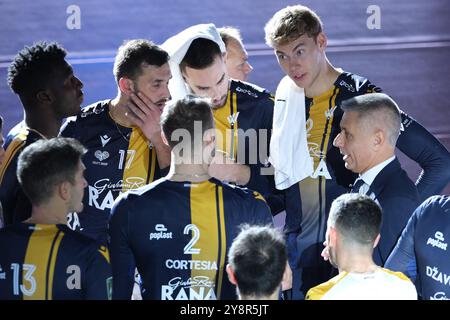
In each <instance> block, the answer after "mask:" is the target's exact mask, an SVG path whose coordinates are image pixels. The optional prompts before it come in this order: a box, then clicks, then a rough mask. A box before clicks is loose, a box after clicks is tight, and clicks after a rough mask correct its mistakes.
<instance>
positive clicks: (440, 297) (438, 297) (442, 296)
mask: <svg viewBox="0 0 450 320" xmlns="http://www.w3.org/2000/svg"><path fill="white" fill-rule="evenodd" d="M430 300H450V298H447V296H446V295H445V292H436V293H435V294H434V295H433V296H430Z"/></svg>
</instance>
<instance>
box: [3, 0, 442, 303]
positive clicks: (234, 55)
mask: <svg viewBox="0 0 450 320" xmlns="http://www.w3.org/2000/svg"><path fill="white" fill-rule="evenodd" d="M264 30H265V36H266V43H267V44H268V45H269V46H270V47H272V48H273V49H274V52H275V55H276V58H277V60H278V63H279V65H280V67H281V69H282V70H283V72H284V73H285V75H286V76H285V77H284V78H283V79H280V80H281V81H280V84H279V86H278V89H277V90H276V92H275V94H272V93H270V92H268V91H267V90H265V89H263V88H261V87H259V86H257V85H256V84H252V83H249V82H247V81H246V80H247V77H248V74H249V73H250V72H251V71H252V69H253V68H252V66H251V65H250V64H249V62H248V56H247V52H246V51H245V48H244V45H243V42H242V39H241V37H240V34H239V31H238V30H236V29H234V28H230V27H224V28H216V27H215V26H214V25H213V24H200V25H195V26H192V27H189V28H187V29H185V30H183V31H181V32H180V33H178V34H176V35H174V36H172V37H170V38H168V39H167V40H166V41H165V42H164V43H163V44H162V45H156V44H154V43H153V42H151V41H150V40H145V39H135V40H129V41H125V42H124V43H123V45H122V46H120V47H119V49H118V51H117V54H116V57H115V61H114V69H113V74H114V77H115V80H116V85H117V96H116V97H114V98H110V99H105V100H102V101H98V102H95V103H92V104H90V105H89V106H87V107H84V108H82V109H81V104H82V102H83V92H82V88H83V83H82V82H81V81H80V80H79V79H78V78H77V77H76V76H75V75H74V72H73V69H72V67H71V66H70V64H69V63H68V62H67V61H66V59H65V57H66V51H65V50H64V49H63V48H62V47H61V46H60V45H59V44H57V43H55V42H38V43H35V44H33V45H32V46H30V47H25V48H24V49H23V50H22V51H20V52H19V53H18V54H17V56H16V57H15V58H14V60H13V62H12V63H11V65H10V67H9V69H8V84H9V86H10V87H11V89H12V90H13V92H14V93H16V94H17V95H18V96H19V98H20V101H21V103H22V105H23V110H24V114H25V116H24V121H22V122H20V123H19V124H17V125H16V126H15V127H14V128H13V129H11V131H10V132H9V133H8V134H7V135H6V138H5V141H4V143H3V146H4V151H3V149H1V148H0V299H19V300H21V299H23V300H26V299H33V300H35V299H38V300H47V299H122V300H129V299H141V298H142V299H151V300H208V299H226V300H233V299H296V300H300V299H399V300H401V299H407V300H415V299H418V298H419V299H447V298H448V299H450V289H449V283H448V278H450V263H449V262H448V261H450V256H449V254H448V253H447V243H446V239H448V238H450V216H448V213H449V212H450V200H449V197H448V196H439V195H438V194H439V193H440V192H442V190H443V189H444V188H445V187H446V186H447V184H448V183H449V182H450V153H449V152H448V150H447V149H446V148H445V147H444V146H443V145H442V144H441V143H440V142H439V141H438V140H437V139H436V138H435V137H434V136H433V135H432V134H431V133H429V132H428V131H427V130H426V129H425V128H424V127H423V126H421V125H420V124H419V123H418V122H416V121H415V120H414V119H412V118H411V117H409V116H408V115H407V114H406V113H404V112H403V111H401V110H400V108H399V107H398V105H397V103H396V102H395V101H394V100H393V99H392V98H391V97H389V96H388V95H387V94H384V93H382V90H381V89H380V88H379V87H378V86H376V85H374V84H372V83H371V82H370V81H369V80H368V79H366V78H365V77H362V76H359V75H356V74H353V73H351V72H347V71H344V70H342V69H339V68H335V67H334V66H333V65H332V64H331V63H330V61H329V60H328V58H327V56H326V52H325V51H326V47H327V37H326V35H325V33H324V31H323V28H322V22H321V20H320V18H319V17H318V16H317V15H316V13H315V12H314V11H312V10H311V9H309V8H307V7H304V6H301V5H297V6H289V7H286V8H284V9H281V10H280V11H278V12H277V13H275V14H274V16H273V17H272V18H271V19H270V20H269V21H268V22H267V24H266V26H265V28H264ZM2 125H3V123H2V120H1V117H0V142H3V136H2V135H1V129H2ZM396 147H397V148H398V149H399V150H401V151H402V152H403V153H405V154H406V155H407V156H408V157H409V158H411V159H412V160H414V161H415V162H417V164H419V165H420V167H421V168H422V169H423V171H422V173H421V175H420V177H419V178H418V179H417V182H416V183H414V182H413V181H411V180H410V178H409V177H408V175H407V174H406V172H405V171H404V170H403V169H402V167H401V164H400V162H399V160H398V159H397V157H396V156H395V150H396ZM282 212H285V215H286V219H285V225H284V228H283V231H280V230H279V229H277V228H276V227H275V226H274V220H273V217H274V216H276V215H278V214H281V213H282Z"/></svg>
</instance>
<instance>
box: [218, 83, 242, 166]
mask: <svg viewBox="0 0 450 320" xmlns="http://www.w3.org/2000/svg"><path fill="white" fill-rule="evenodd" d="M231 108H232V109H231ZM213 115H214V122H215V125H216V146H217V147H216V148H217V150H221V151H224V152H226V153H227V154H228V156H229V157H230V158H231V157H232V158H234V159H236V157H237V154H236V152H237V146H238V135H237V133H238V131H237V130H238V117H239V115H238V113H237V97H236V94H235V93H232V92H229V93H228V97H227V102H226V103H225V105H224V106H223V107H222V108H219V109H213ZM231 123H234V125H233V130H232V128H231ZM232 150H233V151H232Z"/></svg>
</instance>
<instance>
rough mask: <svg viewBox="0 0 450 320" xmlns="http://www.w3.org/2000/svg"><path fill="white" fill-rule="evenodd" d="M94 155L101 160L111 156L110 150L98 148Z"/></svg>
mask: <svg viewBox="0 0 450 320" xmlns="http://www.w3.org/2000/svg"><path fill="white" fill-rule="evenodd" d="M94 156H95V157H96V158H97V159H98V160H99V161H103V160H106V159H108V158H109V152H108V151H100V150H97V151H95V153H94Z"/></svg>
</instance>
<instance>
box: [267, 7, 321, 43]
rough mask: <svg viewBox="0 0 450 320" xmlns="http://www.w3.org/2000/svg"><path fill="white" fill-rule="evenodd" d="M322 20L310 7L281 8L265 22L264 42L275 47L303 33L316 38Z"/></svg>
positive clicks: (319, 31)
mask: <svg viewBox="0 0 450 320" xmlns="http://www.w3.org/2000/svg"><path fill="white" fill-rule="evenodd" d="M322 28H323V27H322V21H321V20H320V18H319V16H318V15H317V14H316V13H315V12H314V11H312V10H311V9H310V8H308V7H305V6H302V5H296V6H288V7H286V8H283V9H281V10H280V11H278V12H277V13H275V14H274V15H273V17H272V18H270V20H269V21H268V22H267V23H266V26H265V27H264V31H265V33H266V37H265V39H266V43H267V45H269V46H270V47H272V48H273V47H276V46H279V45H284V44H286V43H288V42H291V41H293V40H295V39H297V38H299V37H301V36H302V35H304V34H307V35H308V37H310V38H314V40H316V38H317V36H318V35H319V33H321V32H322Z"/></svg>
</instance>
